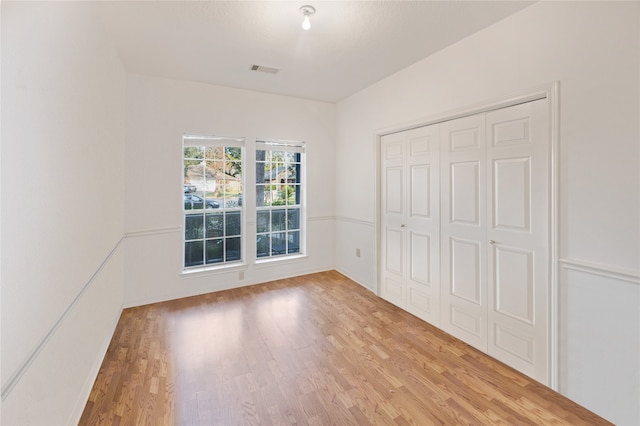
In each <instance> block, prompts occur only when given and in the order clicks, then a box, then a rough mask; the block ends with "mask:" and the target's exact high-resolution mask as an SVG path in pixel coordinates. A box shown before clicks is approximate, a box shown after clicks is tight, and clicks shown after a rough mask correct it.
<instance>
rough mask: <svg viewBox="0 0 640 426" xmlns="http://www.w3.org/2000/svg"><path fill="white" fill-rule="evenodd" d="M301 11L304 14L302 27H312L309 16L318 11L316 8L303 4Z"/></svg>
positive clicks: (305, 28)
mask: <svg viewBox="0 0 640 426" xmlns="http://www.w3.org/2000/svg"><path fill="white" fill-rule="evenodd" d="M300 12H302V14H303V15H304V20H303V21H302V29H303V30H305V31H306V30H308V29H309V28H311V21H309V16H311V15H313V14H314V13H316V8H315V7H313V6H309V5H307V6H302V7H301V8H300Z"/></svg>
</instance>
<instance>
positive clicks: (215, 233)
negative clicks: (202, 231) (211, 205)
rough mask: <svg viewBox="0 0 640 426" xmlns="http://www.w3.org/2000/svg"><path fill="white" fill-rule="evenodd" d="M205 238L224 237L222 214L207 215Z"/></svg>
mask: <svg viewBox="0 0 640 426" xmlns="http://www.w3.org/2000/svg"><path fill="white" fill-rule="evenodd" d="M206 222H207V234H206V237H207V238H213V237H223V236H224V232H223V230H224V216H223V214H222V213H207V216H206Z"/></svg>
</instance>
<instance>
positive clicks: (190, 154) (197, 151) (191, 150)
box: [183, 146, 204, 159]
mask: <svg viewBox="0 0 640 426" xmlns="http://www.w3.org/2000/svg"><path fill="white" fill-rule="evenodd" d="M203 156H204V151H203V150H202V147H199V146H185V147H184V151H183V157H184V158H185V159H187V158H191V159H193V158H203Z"/></svg>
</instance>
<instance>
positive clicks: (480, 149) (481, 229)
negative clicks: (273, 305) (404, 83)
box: [440, 114, 487, 352]
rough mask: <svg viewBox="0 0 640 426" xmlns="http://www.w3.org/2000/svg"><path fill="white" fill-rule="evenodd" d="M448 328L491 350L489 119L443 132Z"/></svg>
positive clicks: (454, 123) (444, 316)
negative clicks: (488, 265)
mask: <svg viewBox="0 0 640 426" xmlns="http://www.w3.org/2000/svg"><path fill="white" fill-rule="evenodd" d="M440 137H441V149H440V157H441V162H440V167H441V223H442V227H441V237H442V238H441V253H440V255H441V258H442V269H441V276H442V298H441V301H442V313H441V320H442V328H443V329H444V330H445V331H447V332H448V333H450V334H452V335H454V336H456V337H458V338H459V339H461V340H464V341H465V342H467V343H469V344H470V345H472V346H474V347H476V348H478V349H480V350H482V351H485V352H486V350H487V280H486V276H487V275H486V268H485V265H486V256H487V253H486V252H487V248H486V183H485V182H486V151H485V115H484V114H478V115H473V116H469V117H464V118H460V119H456V120H451V121H447V122H444V123H442V124H441V127H440Z"/></svg>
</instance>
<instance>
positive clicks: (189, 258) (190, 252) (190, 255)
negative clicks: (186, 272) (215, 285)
mask: <svg viewBox="0 0 640 426" xmlns="http://www.w3.org/2000/svg"><path fill="white" fill-rule="evenodd" d="M196 265H202V241H191V242H188V243H185V244H184V266H196Z"/></svg>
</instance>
